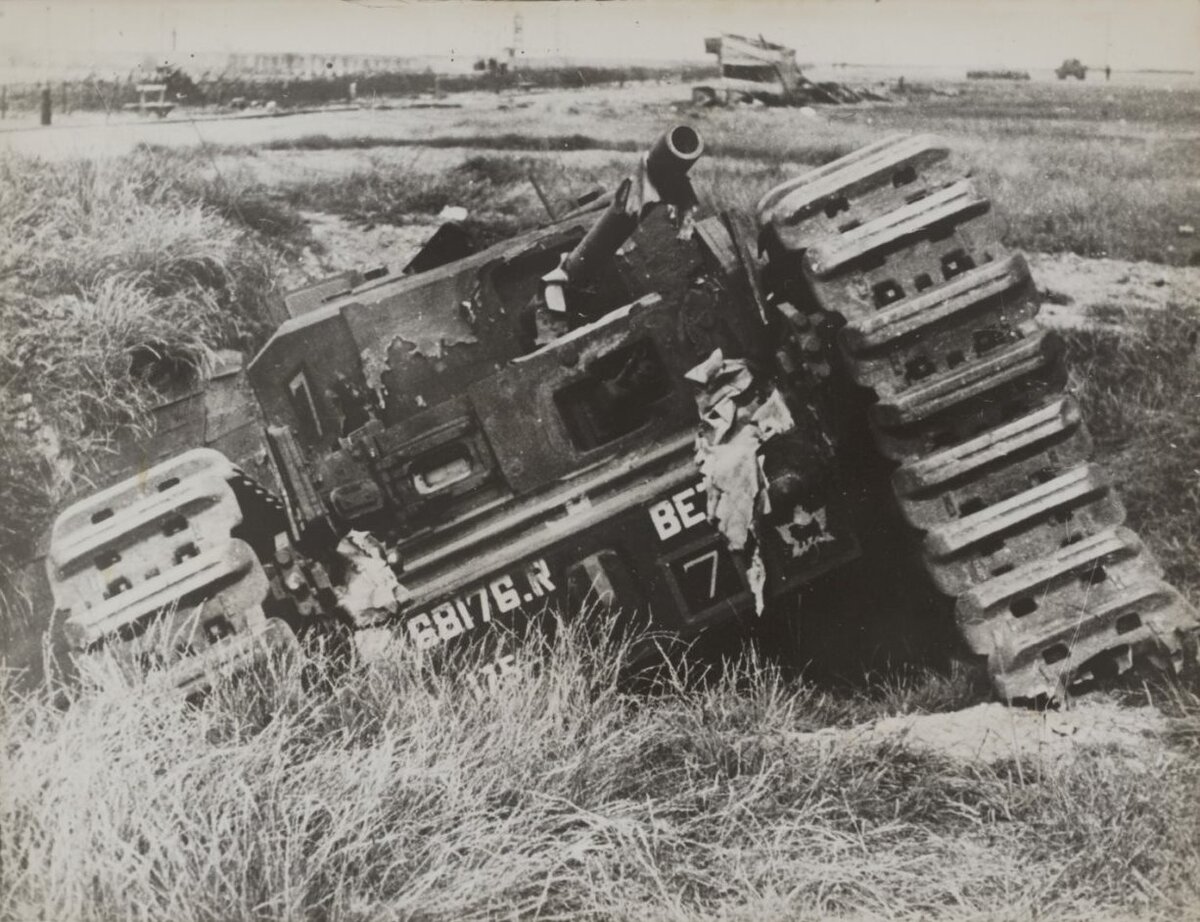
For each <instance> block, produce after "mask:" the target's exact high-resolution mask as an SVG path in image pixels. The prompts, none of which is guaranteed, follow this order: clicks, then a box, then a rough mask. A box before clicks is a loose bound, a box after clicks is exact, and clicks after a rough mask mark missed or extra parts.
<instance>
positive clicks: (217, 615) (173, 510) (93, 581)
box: [47, 448, 296, 693]
mask: <svg viewBox="0 0 1200 922" xmlns="http://www.w3.org/2000/svg"><path fill="white" fill-rule="evenodd" d="M248 501H249V503H250V504H249V513H248V512H247V508H246V507H244V506H243V503H245V502H248ZM271 515H275V516H280V517H281V516H282V511H281V509H280V507H279V505H278V501H277V500H275V499H274V498H273V497H271V496H270V494H268V493H267V492H266V491H265V490H263V489H262V488H261V487H259V486H258V485H257V484H255V483H254V482H253V481H252V480H250V479H249V478H247V477H246V476H245V475H244V474H243V473H242V472H241V471H240V470H238V469H237V468H236V467H234V466H233V465H232V464H231V463H230V462H229V461H228V460H226V459H225V457H224V456H223V455H221V454H219V453H218V452H216V451H213V450H212V449H208V448H197V449H194V450H192V451H189V452H186V453H184V454H182V455H179V456H178V457H176V458H172V459H170V460H168V461H165V462H163V463H162V464H159V465H157V466H155V467H152V468H150V469H149V470H147V471H144V472H143V473H141V474H139V475H138V476H136V477H132V478H129V479H128V480H124V481H122V482H121V483H118V484H116V485H115V486H113V487H111V488H109V489H107V490H104V491H102V492H100V493H97V494H95V495H94V496H90V497H88V498H86V499H84V500H81V501H80V502H78V503H75V504H74V505H73V506H71V507H69V508H68V509H66V510H65V511H64V512H63V513H62V514H61V515H60V516H59V517H58V519H57V520H56V521H55V524H54V529H53V532H52V534H51V543H50V551H49V554H48V555H47V569H48V576H49V579H50V585H51V587H52V589H53V592H54V606H55V620H56V621H57V622H59V624H61V631H62V638H63V640H64V641H65V643H66V645H67V647H68V648H69V649H70V650H71V651H72V653H73V656H74V658H75V660H76V661H77V662H78V663H80V664H84V663H87V662H96V663H100V662H103V661H105V660H107V661H108V662H111V663H113V664H115V666H116V667H117V668H118V669H119V670H120V671H121V672H122V673H124V674H125V676H126V678H127V679H129V680H130V681H136V680H137V679H139V678H140V677H141V676H142V675H144V674H145V673H147V672H149V671H151V670H154V669H157V670H160V672H161V678H162V681H163V683H164V684H165V685H167V686H171V687H175V688H178V689H180V690H182V691H183V692H185V693H192V692H196V691H201V690H203V689H204V688H206V687H207V686H208V682H209V677H210V676H211V675H213V674H215V673H218V672H220V673H229V672H236V671H239V670H244V669H246V668H248V667H249V665H250V664H252V663H254V662H256V661H259V660H261V659H263V658H264V657H266V656H267V655H268V654H269V652H270V651H271V650H283V649H293V648H295V646H296V638H295V635H294V634H293V632H292V631H291V630H290V629H289V627H288V626H287V625H286V624H285V623H284V622H283V621H282V620H279V619H277V618H274V617H268V615H267V612H266V611H264V607H263V606H264V601H265V600H266V601H269V594H271V593H273V592H274V590H275V589H276V588H277V586H278V584H279V583H280V580H279V579H278V578H276V572H275V571H276V570H278V569H279V566H278V565H277V564H274V563H272V564H270V565H269V566H270V569H269V570H268V569H265V568H264V565H263V563H262V562H261V561H260V557H259V554H258V553H256V549H255V547H254V545H262V544H264V543H265V541H266V540H267V538H269V534H267V535H266V536H265V537H264V534H263V529H262V528H261V527H260V526H261V521H250V519H255V520H262V519H266V518H270V516H271ZM276 607H278V606H276ZM102 649H103V650H106V651H107V653H108V656H107V657H100V656H97V654H99V653H100V651H101V650H102Z"/></svg>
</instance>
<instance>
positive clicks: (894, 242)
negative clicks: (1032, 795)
mask: <svg viewBox="0 0 1200 922" xmlns="http://www.w3.org/2000/svg"><path fill="white" fill-rule="evenodd" d="M757 218H758V226H759V229H760V240H761V242H762V246H763V248H764V249H765V250H766V252H767V253H768V255H769V259H770V265H771V270H772V271H774V272H779V271H780V267H782V272H783V274H784V275H785V276H787V277H789V278H791V279H792V280H793V281H795V282H802V283H803V290H804V297H806V298H807V299H808V300H809V301H810V303H809V304H808V305H803V306H802V309H800V310H797V309H796V308H795V307H792V306H788V305H782V307H783V308H784V318H785V321H788V325H789V326H790V327H792V328H793V329H794V330H796V331H797V338H798V339H799V345H800V351H801V352H802V353H804V354H809V355H810V356H811V357H812V358H813V359H814V360H817V361H819V349H818V348H817V346H816V345H815V344H814V342H813V332H812V330H813V324H812V323H811V322H810V320H809V317H808V316H807V314H806V313H805V311H811V310H813V309H814V307H815V309H816V310H818V311H819V312H820V313H821V314H823V315H824V319H825V320H826V321H827V323H826V326H827V327H830V328H838V329H837V334H836V341H837V351H838V352H839V353H840V356H838V358H839V360H840V364H842V365H844V366H845V368H846V369H847V370H848V372H849V374H850V376H851V377H852V378H853V380H854V381H855V382H856V383H857V384H859V385H861V386H863V387H866V388H870V389H871V390H872V391H873V392H874V394H875V395H876V397H877V401H876V403H875V404H874V405H873V406H872V407H871V409H870V411H869V414H870V415H869V425H870V429H871V432H872V436H873V438H874V442H875V445H876V446H877V448H878V450H879V451H880V452H881V453H882V454H883V455H884V456H885V457H886V458H888V459H891V461H893V462H895V463H896V465H897V466H896V468H895V470H894V474H893V476H892V484H891V485H892V492H893V493H894V495H895V498H896V500H897V502H898V503H899V506H900V509H901V511H902V513H903V515H904V518H905V519H906V520H907V522H908V524H909V525H910V526H911V527H912V529H914V530H915V531H916V532H917V533H920V535H921V537H920V538H919V540H920V542H921V543H920V554H921V557H922V560H923V563H924V566H925V568H926V570H927V571H928V573H929V575H930V576H931V577H932V579H933V582H934V583H935V584H936V586H937V588H938V589H939V591H940V592H942V593H944V594H945V595H946V596H948V597H950V598H952V599H953V600H954V606H955V621H956V624H957V628H958V631H959V633H960V634H961V636H962V638H963V640H964V641H965V643H966V646H967V647H968V648H969V649H970V650H971V651H972V652H973V653H975V654H978V655H981V656H986V657H987V661H988V667H989V672H990V674H991V678H992V682H993V685H994V687H995V689H996V691H997V692H998V693H999V694H1000V695H1001V696H1003V697H1004V698H1007V699H1037V698H1043V697H1044V698H1048V699H1053V698H1058V697H1061V696H1062V695H1064V694H1065V693H1066V692H1067V691H1068V690H1069V689H1071V688H1072V687H1074V686H1076V685H1078V684H1080V683H1086V682H1088V681H1090V680H1093V679H1097V678H1100V677H1102V676H1105V675H1109V674H1111V673H1112V672H1114V671H1115V672H1118V673H1119V672H1121V671H1124V670H1125V669H1128V668H1129V667H1130V666H1131V665H1132V664H1133V661H1134V658H1135V656H1141V655H1150V656H1151V657H1152V658H1154V659H1156V660H1157V661H1158V662H1159V663H1160V665H1161V664H1165V665H1169V666H1170V667H1172V668H1174V669H1176V670H1177V669H1178V668H1179V667H1180V665H1181V664H1182V661H1183V657H1184V649H1185V646H1186V645H1187V644H1188V643H1190V642H1191V641H1192V640H1194V637H1195V635H1196V632H1197V629H1198V624H1200V622H1198V618H1197V613H1196V610H1195V609H1194V608H1192V606H1191V605H1189V604H1188V602H1187V601H1186V600H1185V599H1184V598H1183V597H1182V596H1181V595H1180V593H1179V592H1178V591H1177V590H1175V589H1174V588H1173V587H1171V586H1170V585H1168V584H1167V583H1165V582H1164V581H1163V580H1162V579H1161V577H1162V569H1161V567H1160V566H1159V564H1158V562H1157V561H1156V560H1155V559H1154V557H1153V556H1152V555H1151V553H1150V552H1149V551H1148V550H1147V549H1146V548H1145V547H1144V545H1143V544H1142V542H1141V541H1140V540H1139V538H1138V537H1137V535H1135V534H1134V533H1133V532H1132V531H1130V530H1129V529H1128V528H1125V527H1123V525H1122V523H1123V521H1124V518H1125V510H1124V508H1123V506H1122V504H1121V502H1120V500H1119V498H1118V497H1117V495H1116V493H1115V491H1114V488H1113V484H1112V482H1111V480H1110V479H1109V477H1108V476H1107V475H1106V474H1105V472H1104V471H1103V470H1102V469H1101V468H1099V467H1098V466H1096V465H1095V464H1093V463H1091V462H1090V461H1089V458H1090V454H1091V441H1090V439H1089V436H1088V432H1087V428H1086V426H1085V425H1084V422H1083V419H1082V417H1081V415H1080V410H1079V407H1078V405H1077V404H1076V402H1075V400H1074V399H1073V398H1072V397H1071V396H1070V395H1069V394H1068V393H1067V392H1066V382H1067V374H1066V366H1065V362H1064V355H1063V351H1064V350H1063V344H1062V341H1061V339H1060V338H1059V337H1058V335H1057V334H1056V333H1054V332H1053V331H1051V330H1047V329H1045V328H1043V327H1041V326H1040V325H1039V323H1038V321H1037V319H1036V315H1037V313H1038V310H1039V299H1038V292H1037V289H1036V287H1035V285H1034V284H1033V281H1032V279H1031V277H1030V274H1029V269H1028V267H1027V265H1026V262H1025V260H1024V258H1023V257H1022V256H1021V255H1020V254H1019V253H1013V252H1010V251H1008V250H1007V249H1006V248H1005V247H1004V246H1003V245H1002V244H1001V242H1000V233H999V230H998V227H997V221H996V219H995V217H994V215H993V214H992V208H991V202H990V201H989V200H988V198H987V197H986V196H985V195H983V194H982V193H981V192H980V191H979V189H978V188H977V187H976V185H975V184H974V183H973V182H972V181H971V179H970V177H969V175H968V174H967V172H966V171H965V170H963V169H962V168H961V167H960V166H957V165H956V163H955V161H954V159H953V158H951V156H950V153H949V150H948V149H947V147H946V146H945V145H944V144H943V143H941V142H939V141H938V140H937V139H935V138H932V137H928V136H919V137H902V136H900V137H889V138H885V139H883V140H881V141H879V142H877V143H875V144H872V145H870V146H868V147H865V148H863V149H861V150H858V151H856V152H854V153H852V154H850V155H848V156H846V157H843V158H841V159H839V160H837V161H834V162H833V163H830V164H828V165H826V166H823V167H820V168H818V169H816V170H813V171H811V172H809V173H807V174H805V175H803V176H800V177H798V178H796V179H793V180H790V181H788V182H786V183H783V184H781V185H780V186H778V187H776V188H775V189H773V190H772V191H771V192H769V193H768V194H767V195H766V196H765V197H764V198H763V199H762V200H761V201H760V203H759V206H758V214H757ZM796 300H797V301H799V300H801V298H799V297H798V298H796ZM821 370H822V371H823V370H824V369H821Z"/></svg>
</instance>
